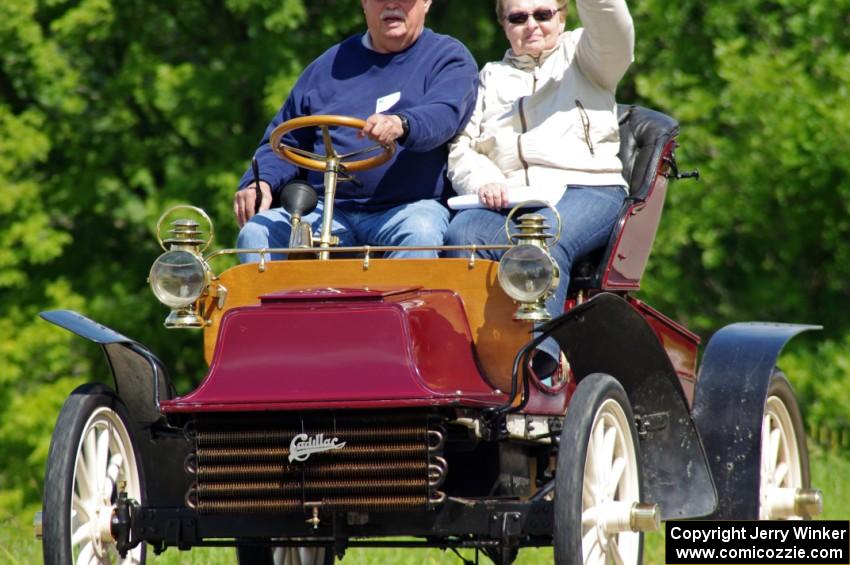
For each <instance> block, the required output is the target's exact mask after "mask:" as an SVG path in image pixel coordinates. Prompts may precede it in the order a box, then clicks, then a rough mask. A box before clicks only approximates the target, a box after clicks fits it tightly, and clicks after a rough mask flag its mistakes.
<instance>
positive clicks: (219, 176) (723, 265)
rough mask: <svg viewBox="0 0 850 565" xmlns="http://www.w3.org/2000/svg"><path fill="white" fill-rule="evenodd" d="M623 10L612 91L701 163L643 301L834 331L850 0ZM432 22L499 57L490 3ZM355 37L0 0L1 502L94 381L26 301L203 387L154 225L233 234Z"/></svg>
mask: <svg viewBox="0 0 850 565" xmlns="http://www.w3.org/2000/svg"><path fill="white" fill-rule="evenodd" d="M631 9H632V12H633V14H634V16H635V20H636V24H637V30H638V44H637V61H636V63H635V66H634V67H633V70H632V71H631V72H630V74H629V75H628V77H627V79H626V80H625V82H624V83H623V85H622V87H621V90H620V97H621V99H622V100H624V101H636V102H641V103H643V104H645V105H648V106H652V107H655V108H659V109H661V110H663V111H666V112H668V113H670V114H671V115H673V116H675V117H677V118H678V119H679V120H680V121H681V123H682V128H683V134H682V137H681V141H682V148H681V150H680V152H679V157H680V162H681V164H682V165H683V167H692V166H698V167H700V169H701V171H702V173H703V182H702V183H700V184H689V185H686V184H680V185H674V187H673V189H672V191H671V196H670V201H669V205H668V209H667V212H666V217H665V219H664V221H663V222H662V228H661V231H660V233H659V238H658V241H657V244H656V251H655V255H654V258H653V261H652V262H651V268H650V272H649V273H648V274H647V276H646V277H645V291H644V294H645V295H646V296H647V298H648V299H649V300H650V301H651V302H653V303H654V304H656V305H658V306H659V307H660V308H661V309H662V310H664V311H665V312H669V313H670V314H671V315H673V316H674V317H676V318H677V319H680V320H683V321H685V322H687V323H688V324H689V325H691V327H693V328H695V329H697V330H699V331H701V332H704V333H707V332H710V331H711V330H713V329H715V328H717V327H719V325H721V324H723V323H725V322H727V321H731V320H738V319H743V318H767V319H786V320H793V321H815V322H820V323H826V324H827V326H828V329H829V331H830V335H833V336H840V335H842V334H844V333H848V330H850V328H848V325H847V322H846V321H845V320H844V316H843V310H844V309H843V304H844V301H845V300H846V298H847V294H848V286H847V282H846V280H847V279H848V274H850V272H848V271H850V261H848V258H849V257H848V254H850V247H848V246H847V245H846V244H845V240H846V238H847V235H848V231H850V225H848V224H850V220H848V214H847V209H846V206H847V205H846V202H847V197H848V192H850V181H848V180H847V179H848V175H847V172H848V168H850V157H848V156H847V155H846V153H845V148H846V147H848V146H850V143H848V141H850V140H848V135H850V134H848V132H847V128H846V125H847V124H848V123H850V115H848V114H850V109H848V108H850V106H848V105H847V104H846V100H847V94H848V93H847V87H848V78H847V76H846V75H847V73H846V70H847V69H848V68H850V60H848V57H850V55H848V46H850V35H849V34H850V31H848V30H850V26H849V25H848V23H850V21H848V14H850V0H772V1H769V0H728V1H726V2H715V3H704V2H698V1H696V0H684V1H683V2H678V3H675V4H671V3H669V2H665V1H662V0H641V1H640V2H637V1H632V2H631ZM575 14H576V11H575V8H574V7H573V8H572V9H571V12H570V25H575V24H576V21H577V20H576V17H575ZM430 25H431V26H432V27H433V28H435V29H436V30H437V31H440V32H445V33H451V34H453V35H455V36H456V37H458V38H460V39H461V40H463V41H464V42H465V43H466V44H467V45H468V46H469V47H470V49H471V50H472V51H473V53H474V54H475V56H476V58H477V59H478V61H479V62H480V63H484V62H485V61H487V60H491V59H495V58H499V57H501V55H502V53H503V52H504V50H505V48H506V42H505V40H504V37H503V35H502V32H501V30H500V29H499V27H498V26H497V24H496V21H495V18H494V15H493V6H492V3H491V1H490V0H484V1H482V0H476V1H468V0H463V1H461V0H453V1H449V0H435V3H434V6H433V8H432V13H431V15H430ZM362 27H363V22H362V15H361V13H360V9H359V4H358V3H357V2H356V1H354V0H352V1H350V2H347V1H346V2H341V1H336V0H203V1H197V2H191V1H190V2H172V1H165V0H144V1H142V0H75V1H70V0H3V1H2V2H0V445H2V446H3V447H2V449H0V507H2V506H5V507H18V506H20V505H25V504H32V503H34V502H37V501H38V500H40V488H41V486H40V485H41V477H42V474H43V465H44V458H45V455H46V451H47V445H48V442H49V437H50V432H51V427H52V425H53V422H54V421H55V417H56V414H57V413H58V410H59V407H60V406H61V403H62V402H63V401H64V398H65V396H66V395H67V393H68V392H69V391H70V390H71V389H72V388H73V387H74V386H75V385H76V384H78V383H81V382H84V381H87V380H92V379H100V380H107V379H108V374H107V369H106V366H105V364H104V363H103V361H102V355H101V353H100V351H99V350H98V348H97V347H96V346H94V345H92V344H90V343H88V342H85V341H83V340H81V339H79V338H76V337H74V336H72V335H71V334H69V333H68V332H65V331H63V330H59V329H57V328H54V327H52V326H50V325H49V324H47V323H45V322H42V321H39V320H38V318H37V314H38V312H39V311H41V310H46V309H53V308H71V309H74V310H77V311H79V312H81V313H84V314H85V315H87V316H89V317H91V318H94V319H96V320H98V321H100V322H102V323H104V324H106V325H108V326H110V327H113V328H115V329H116V330H118V331H120V332H122V333H124V334H125V335H128V336H129V337H131V338H133V339H136V340H138V341H140V342H142V343H145V344H147V345H148V346H149V347H151V349H153V350H154V351H155V352H156V353H157V354H158V355H159V356H160V357H162V358H163V359H164V360H165V361H166V364H167V365H168V366H169V368H170V369H171V372H172V374H173V376H174V377H175V378H176V379H177V380H178V387H179V388H181V389H182V390H186V388H187V387H188V386H189V384H190V383H192V382H195V381H197V380H198V379H199V378H200V377H201V376H202V375H203V371H204V367H203V364H202V361H201V359H200V339H199V336H198V335H197V334H193V333H190V332H166V331H165V330H164V329H163V328H162V320H163V318H164V316H165V314H166V310H165V309H164V307H162V306H160V305H159V304H157V303H156V301H155V300H153V298H152V296H151V295H150V293H149V291H148V290H147V287H146V281H145V277H146V275H147V271H148V268H149V266H150V264H151V262H152V260H153V259H154V258H155V257H156V256H157V254H158V253H159V249H158V246H157V243H156V241H155V238H154V236H153V231H154V226H155V224H156V220H157V217H158V216H159V214H160V213H161V212H162V211H163V210H165V209H166V208H167V207H169V206H171V205H173V204H176V203H192V204H195V205H198V206H201V207H203V208H204V209H206V210H207V212H208V213H210V215H211V216H212V217H213V219H214V221H215V222H216V226H217V235H218V244H219V245H222V246H229V245H231V244H232V242H233V240H234V237H235V234H236V226H235V223H234V221H233V218H232V212H231V205H232V193H233V190H234V189H235V186H236V183H237V180H238V178H239V177H240V175H241V174H242V172H243V170H244V169H245V167H246V166H247V164H248V159H249V157H250V155H251V153H252V152H253V149H254V147H255V146H256V143H257V142H258V140H259V137H260V135H261V133H262V131H263V128H264V127H265V125H266V123H267V122H268V120H269V118H270V117H271V115H272V114H273V113H274V112H275V111H276V110H277V108H278V107H279V105H280V104H281V102H282V100H283V99H284V98H285V96H286V94H287V92H288V91H289V89H290V88H291V86H292V84H293V83H294V81H295V80H296V79H297V77H298V75H299V73H300V72H301V70H302V69H303V68H304V66H305V65H306V64H307V63H309V61H311V60H312V59H313V58H315V57H316V56H317V55H318V54H319V53H321V52H322V51H323V50H324V49H326V48H327V47H328V46H330V45H331V44H333V43H334V42H336V41H338V40H340V39H341V38H343V37H345V36H348V35H349V34H351V33H354V32H356V31H358V30H360V29H362ZM844 343H845V344H846V342H844ZM836 347H838V346H837V345H836ZM831 351H833V350H829V351H826V352H827V353H829V352H831ZM824 417H827V416H824Z"/></svg>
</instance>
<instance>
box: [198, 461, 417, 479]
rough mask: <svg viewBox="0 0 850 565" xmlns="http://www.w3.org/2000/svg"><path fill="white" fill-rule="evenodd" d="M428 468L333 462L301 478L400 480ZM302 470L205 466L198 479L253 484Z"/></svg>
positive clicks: (404, 463) (405, 463)
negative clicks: (239, 481)
mask: <svg viewBox="0 0 850 565" xmlns="http://www.w3.org/2000/svg"><path fill="white" fill-rule="evenodd" d="M428 468H429V466H428V464H427V463H426V462H425V460H424V459H411V460H406V461H393V462H392V463H391V464H389V465H388V464H386V463H383V462H374V461H371V462H360V461H351V462H348V461H346V462H333V463H328V464H327V465H323V466H321V467H310V466H307V467H304V468H303V473H304V476H306V477H308V478H316V479H323V478H331V477H338V478H351V479H354V478H359V477H367V478H368V477H376V476H377V477H383V476H399V475H404V476H407V475H411V474H418V473H423V472H424V471H425V470H426V469H428ZM301 472H302V468H301V467H300V466H295V465H287V464H286V463H250V464H224V465H204V466H202V467H200V469H199V471H198V474H197V476H198V479H199V480H202V481H205V480H206V481H215V480H227V479H233V480H255V479H280V478H281V477H288V476H298V477H300V475H301Z"/></svg>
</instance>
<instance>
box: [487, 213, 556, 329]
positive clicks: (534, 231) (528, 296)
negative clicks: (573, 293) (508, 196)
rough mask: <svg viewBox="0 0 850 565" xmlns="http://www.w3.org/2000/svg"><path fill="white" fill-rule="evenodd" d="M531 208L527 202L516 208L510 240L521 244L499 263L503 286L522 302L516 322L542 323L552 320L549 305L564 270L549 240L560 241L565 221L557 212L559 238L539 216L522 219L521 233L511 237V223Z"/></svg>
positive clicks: (515, 298)
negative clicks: (560, 266)
mask: <svg viewBox="0 0 850 565" xmlns="http://www.w3.org/2000/svg"><path fill="white" fill-rule="evenodd" d="M529 204H530V203H527V202H524V203H522V204H520V205H519V206H517V207H515V208H514V209H513V210H511V213H510V214H508V217H507V219H506V220H505V230H506V231H507V234H508V239H509V240H511V241H514V240H516V241H517V242H518V243H517V245H516V246H514V247H512V248H511V249H509V250H508V251H506V252H505V254H504V255H503V256H502V259H501V260H500V261H499V284H500V285H501V287H502V289H503V290H504V291H505V293H506V294H507V295H508V296H510V297H511V298H513V299H514V300H516V301H517V302H519V307H518V308H517V311H516V312H515V313H514V315H513V319H514V320H531V321H535V322H542V321H546V320H548V319H550V318H551V316H550V315H549V312H547V311H546V308H545V302H546V299H547V298H549V297H550V296H551V295H552V293H553V292H554V291H555V288H557V286H558V282H559V280H560V269H559V268H558V264H557V263H556V262H555V260H554V259H553V258H552V255H550V254H549V249H548V248H549V245H551V244H550V243H549V240H554V241H557V239H558V237H560V232H561V218H560V216H559V215H558V212H557V210H555V217H556V219H557V220H558V230H557V235H552V234H551V233H549V231H548V230H549V226H548V225H547V224H546V218H545V217H544V216H543V215H542V214H539V213H527V214H523V215H522V216H520V217H519V226H518V229H519V232H518V233H511V231H510V222H511V218H512V217H513V215H514V213H515V212H516V211H517V210H519V209H521V208H524V207H525V208H527V207H528V206H529ZM553 210H554V208H553Z"/></svg>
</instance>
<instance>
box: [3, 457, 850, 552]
mask: <svg viewBox="0 0 850 565" xmlns="http://www.w3.org/2000/svg"><path fill="white" fill-rule="evenodd" d="M809 451H810V454H811V469H812V484H813V485H814V486H815V487H817V488H819V489H821V490H822V491H823V493H824V513H823V515H822V516H821V518H823V519H825V520H847V519H850V453H847V452H842V453H835V452H832V451H828V450H824V449H823V448H820V447H818V446H816V445H811V446H810V448H809ZM35 510H36V508H30V509H28V510H27V511H26V512H24V513H22V514H21V515H19V516H10V515H8V514H2V513H0V564H7V563H8V564H10V565H30V564H33V563H41V546H40V544H39V543H38V542H37V541H36V540H35V539H34V537H33V535H32V516H33V513H34V512H35ZM462 554H463V555H464V556H465V557H466V558H467V559H470V560H474V555H473V552H471V551H463V552H462ZM148 562H149V563H153V564H155V565H225V564H228V565H229V564H233V563H235V562H236V553H235V551H234V550H233V549H230V548H224V549H209V548H199V549H193V550H192V551H188V552H186V551H179V550H176V549H169V550H167V551H166V552H165V553H163V554H162V555H160V556H153V554H151V558H150V559H149V560H148ZM480 562H481V563H489V560H487V559H486V558H484V557H483V556H482V558H481V559H480ZM343 563H345V564H347V565H371V564H378V563H380V564H392V565H418V564H420V563H422V564H424V565H443V564H452V565H457V564H459V563H460V561H459V560H458V559H457V557H455V556H454V554H452V553H451V552H443V551H440V550H438V549H351V550H349V551H348V552H347V553H346V555H345V560H344V561H343ZM516 563H517V564H518V565H544V564H546V565H548V564H551V563H552V550H551V548H539V549H525V550H523V551H522V552H520V555H519V559H517V561H516ZM644 563H645V564H646V565H661V564H663V563H664V534H663V531H659V532H653V533H650V534H647V536H646V548H645V550H644Z"/></svg>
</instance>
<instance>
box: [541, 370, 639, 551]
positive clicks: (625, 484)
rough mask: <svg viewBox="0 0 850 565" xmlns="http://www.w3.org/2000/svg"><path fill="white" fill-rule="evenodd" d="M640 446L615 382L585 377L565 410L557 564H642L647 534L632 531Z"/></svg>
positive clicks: (558, 482) (599, 376) (558, 484)
mask: <svg viewBox="0 0 850 565" xmlns="http://www.w3.org/2000/svg"><path fill="white" fill-rule="evenodd" d="M638 455H639V447H638V443H637V431H636V429H635V423H634V416H633V414H632V408H631V404H630V403H629V399H628V397H627V396H626V392H625V391H624V390H623V387H622V385H620V383H619V382H617V381H616V380H615V379H614V378H613V377H611V376H610V375H603V374H598V373H597V374H592V375H588V376H587V377H585V378H584V379H583V380H582V381H581V382H580V383H579V384H578V387H576V391H575V393H574V395H573V397H572V399H571V400H570V404H569V407H568V408H567V415H566V418H565V419H564V430H563V432H561V444H560V447H559V449H558V465H557V471H556V478H555V531H554V533H553V541H554V545H555V562H556V563H557V564H558V565H574V564H583V565H588V564H594V565H595V564H606V563H612V562H613V563H623V564H627V565H629V564H636V563H640V562H641V559H642V553H643V534H641V533H638V532H634V531H630V530H629V520H628V515H629V512H630V511H631V508H632V505H633V504H634V503H636V502H639V501H640V497H641V487H640V485H641V473H640V467H639V465H638V461H639V457H638Z"/></svg>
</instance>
